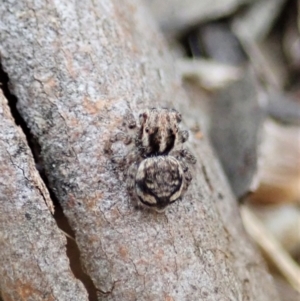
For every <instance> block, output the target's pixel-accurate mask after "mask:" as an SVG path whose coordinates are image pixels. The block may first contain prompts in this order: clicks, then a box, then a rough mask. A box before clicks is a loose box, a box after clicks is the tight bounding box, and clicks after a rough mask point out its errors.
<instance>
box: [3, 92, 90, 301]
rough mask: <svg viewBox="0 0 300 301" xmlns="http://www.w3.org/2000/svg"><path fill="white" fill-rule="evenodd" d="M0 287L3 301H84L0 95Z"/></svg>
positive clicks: (40, 183)
mask: <svg viewBox="0 0 300 301" xmlns="http://www.w3.org/2000/svg"><path fill="white" fill-rule="evenodd" d="M0 129H1V131H0V235H1V236H0V275H1V278H0V288H1V292H2V297H3V300H13V301H18V300H49V301H50V300H51V301H52V300H70V301H71V300H78V301H84V300H88V298H87V292H86V291H85V289H84V287H83V285H82V283H80V281H78V280H76V279H75V278H74V276H73V274H72V272H71V270H70V266H69V262H68V261H69V260H68V258H67V255H66V247H65V244H66V239H65V237H64V235H63V234H62V233H61V232H60V231H59V229H58V228H57V225H56V223H55V220H54V218H53V217H52V215H51V213H50V210H49V209H48V207H47V206H49V207H50V209H51V206H52V204H51V200H50V198H49V193H48V191H47V189H46V187H45V185H44V183H43V181H42V180H41V178H40V176H39V173H38V171H37V170H36V169H35V165H34V161H33V158H32V155H31V152H30V149H29V148H28V145H27V142H26V138H25V136H24V134H23V133H22V131H21V130H20V128H18V127H17V126H16V125H15V122H14V120H13V118H12V117H11V114H10V110H9V107H8V105H7V103H6V100H5V98H4V96H3V94H2V92H1V91H0Z"/></svg>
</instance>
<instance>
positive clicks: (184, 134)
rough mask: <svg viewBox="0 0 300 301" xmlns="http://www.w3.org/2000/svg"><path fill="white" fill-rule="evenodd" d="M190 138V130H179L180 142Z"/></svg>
mask: <svg viewBox="0 0 300 301" xmlns="http://www.w3.org/2000/svg"><path fill="white" fill-rule="evenodd" d="M188 139H189V132H188V131H186V130H181V131H179V132H178V142H179V143H184V142H186V141H187V140H188Z"/></svg>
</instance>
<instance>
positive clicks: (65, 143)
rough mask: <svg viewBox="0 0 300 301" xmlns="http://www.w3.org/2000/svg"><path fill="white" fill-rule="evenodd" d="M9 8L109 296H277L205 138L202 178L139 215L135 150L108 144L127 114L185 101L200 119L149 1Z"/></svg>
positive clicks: (61, 179) (61, 178)
mask: <svg viewBox="0 0 300 301" xmlns="http://www.w3.org/2000/svg"><path fill="white" fill-rule="evenodd" d="M0 14H1V20H2V24H1V37H0V51H1V56H2V65H3V67H4V69H5V71H6V72H7V73H8V75H9V78H10V82H11V88H12V91H13V93H14V94H15V95H16V96H17V97H18V109H19V111H20V113H21V115H22V116H23V118H24V119H25V121H26V123H27V125H28V127H29V128H30V131H31V133H32V134H33V135H34V137H36V139H38V142H39V144H40V146H41V156H42V158H43V161H44V164H45V170H46V174H47V177H48V180H49V185H50V187H51V189H52V190H53V192H54V193H55V195H56V197H57V199H58V200H59V202H60V204H61V206H62V207H63V211H64V214H65V215H66V216H67V218H68V220H69V222H70V225H71V227H72V228H73V229H74V231H75V235H76V241H77V244H78V246H79V249H80V252H81V259H82V264H83V267H84V269H85V271H86V273H87V274H88V275H89V276H90V277H91V279H92V281H93V283H94V285H95V287H96V289H97V290H98V296H99V300H126V301H127V300H168V301H171V300H178V301H179V300H180V301H182V300H218V301H221V300H255V301H258V300H262V301H263V300H265V301H268V300H272V301H275V300H278V297H277V293H276V292H275V290H274V287H273V284H272V280H271V277H270V275H269V274H268V272H267V271H266V268H265V266H264V264H263V262H262V260H261V258H260V255H259V254H258V252H257V250H256V249H255V248H254V247H253V245H252V244H251V243H250V242H249V239H248V238H247V236H246V234H245V232H244V229H243V226H242V224H241V219H240V216H239V211H238V208H237V204H236V202H235V199H234V198H233V196H232V194H231V192H230V190H229V188H228V185H227V182H226V180H225V178H224V176H223V173H222V171H221V169H220V167H219V164H218V163H217V161H216V160H215V158H214V156H213V154H212V152H211V149H210V147H209V145H208V142H207V141H206V139H205V138H204V139H199V138H197V137H199V136H197V135H192V137H191V139H190V142H189V143H190V144H189V147H190V148H191V149H193V153H194V154H195V155H196V156H197V159H198V163H197V167H196V176H195V177H194V180H193V182H192V184H191V186H190V188H189V190H188V192H187V193H186V195H185V197H184V199H183V201H182V202H177V203H175V204H174V205H172V206H170V207H169V208H168V209H167V210H166V212H164V213H162V214H158V213H152V212H146V211H137V210H135V209H134V206H133V204H132V202H131V200H130V199H129V196H128V195H127V192H126V185H125V183H124V181H123V179H122V172H121V171H119V170H118V169H114V168H113V165H112V163H111V158H112V156H116V155H122V154H123V153H124V152H126V149H125V147H124V145H123V144H122V143H115V144H114V145H113V149H112V153H111V152H107V148H106V146H107V142H108V141H109V140H110V139H111V137H112V135H114V134H115V133H117V132H119V131H121V130H123V121H124V118H125V116H126V114H127V112H128V111H129V112H132V113H133V114H134V116H135V117H136V118H137V116H138V113H139V112H140V111H141V110H143V109H144V108H147V107H149V106H151V107H153V106H157V107H175V108H177V109H178V110H179V111H180V112H182V113H183V117H184V118H186V121H187V123H188V124H189V125H194V124H195V122H197V120H195V119H193V116H194V117H196V118H197V111H195V112H193V114H194V115H193V114H191V113H190V111H189V109H188V106H189V100H188V99H187V97H186V95H185V94H184V92H183V89H182V87H181V83H180V81H179V80H178V79H179V77H177V76H176V70H174V63H173V62H172V59H171V56H170V53H169V51H168V49H167V47H166V45H165V42H164V40H163V38H162V36H161V35H160V33H159V32H158V31H157V29H156V25H155V24H154V22H153V21H152V19H151V17H150V16H149V14H148V12H147V10H146V9H145V8H144V6H143V5H142V4H141V3H140V2H139V1H138V0H126V1H117V0H106V1H67V0H64V1H62V0H60V1H58V0H54V1H51V2H47V1H29V0H24V1H9V2H5V4H3V5H2V6H1V7H0ZM7 164H10V163H9V162H7ZM49 214H50V213H49ZM57 300H61V299H57Z"/></svg>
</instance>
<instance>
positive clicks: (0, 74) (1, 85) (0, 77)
mask: <svg viewBox="0 0 300 301" xmlns="http://www.w3.org/2000/svg"><path fill="white" fill-rule="evenodd" d="M35 80H36V81H37V82H39V83H40V84H42V82H41V81H39V80H38V79H36V78H35ZM0 89H1V90H2V92H3V94H4V97H5V98H6V99H7V102H8V106H9V108H10V111H11V115H12V117H13V119H14V121H15V123H16V125H18V126H20V128H21V130H22V132H23V133H24V136H25V137H26V142H27V145H28V148H29V149H30V150H31V154H32V157H33V159H34V162H35V164H36V165H37V164H38V160H39V158H38V157H39V154H37V152H36V151H37V150H36V147H38V151H39V152H40V149H41V148H40V146H39V144H38V143H37V141H36V139H35V137H33V136H32V134H31V132H30V130H29V128H28V126H27V124H26V122H25V120H24V119H23V117H22V116H21V114H20V112H19V111H18V109H17V101H18V99H17V97H16V96H15V95H13V94H12V93H11V91H10V89H9V77H8V75H7V73H6V72H5V71H4V69H3V67H2V64H1V61H0ZM44 93H46V92H44ZM52 104H53V103H52ZM53 105H55V104H53ZM57 111H58V108H57ZM58 114H59V112H58ZM59 115H60V114H59ZM60 116H61V115H60ZM61 118H63V116H61ZM64 121H65V120H64ZM6 151H7V150H6ZM7 153H8V155H9V158H10V161H11V164H12V165H13V166H15V167H16V168H18V169H19V170H21V171H22V173H23V176H24V178H25V179H26V180H27V181H28V182H30V180H29V179H28V177H27V176H26V175H25V171H24V169H23V168H21V167H20V166H18V165H17V164H15V163H14V161H13V159H12V156H11V154H10V153H9V152H8V151H7ZM75 157H76V159H77V156H75ZM36 169H37V171H38V173H39V174H40V177H41V181H43V182H44V185H45V187H46V189H47V190H48V191H49V195H50V197H49V198H50V199H51V200H52V201H53V203H55V205H56V207H57V206H59V203H58V201H57V199H56V197H55V196H54V193H53V191H52V190H51V188H50V187H49V185H48V179H47V177H46V175H45V173H44V171H43V170H42V171H41V170H40V169H38V168H36ZM34 187H35V188H37V189H38V191H39V193H40V194H41V196H42V198H43V200H44V201H45V203H46V206H47V207H48V208H49V205H48V204H47V201H46V197H45V196H44V194H43V192H42V190H41V189H40V187H38V185H34ZM49 209H50V208H49ZM50 211H51V209H50ZM61 212H62V210H61ZM51 213H52V214H53V212H51ZM62 215H63V216H62V219H63V220H64V221H65V222H66V223H67V224H69V223H68V220H67V217H66V216H65V215H64V214H63V212H62ZM53 217H54V220H55V222H56V225H57V227H58V228H59V229H60V230H61V231H62V232H66V233H67V234H69V235H70V236H71V237H73V236H74V235H73V234H74V233H68V232H70V231H71V232H72V230H71V228H70V229H69V230H68V231H65V230H64V229H62V227H61V226H60V225H59V224H58V220H57V216H56V214H55V213H54V214H53ZM64 235H65V234H64ZM65 236H66V239H67V245H66V255H67V257H68V258H69V263H70V269H71V271H72V273H73V275H74V277H75V278H76V279H78V280H80V281H81V282H82V283H83V285H84V287H85V288H86V291H87V292H88V295H89V300H90V301H94V300H96V298H97V297H96V295H97V293H96V291H97V289H96V287H95V285H94V283H93V281H92V279H91V278H90V276H89V275H87V274H85V273H84V272H83V270H82V267H81V265H80V273H75V274H74V270H73V268H72V264H71V263H72V258H71V257H70V255H69V254H68V245H69V244H70V241H71V240H70V238H69V237H68V236H67V235H65ZM73 243H74V244H75V245H76V246H75V248H77V250H78V254H77V256H76V258H75V259H73V260H74V262H75V263H76V262H78V261H79V260H80V252H79V248H78V246H77V243H76V240H74V242H73ZM83 274H84V275H86V277H87V280H84V279H83V278H84V277H83V276H82V275H83Z"/></svg>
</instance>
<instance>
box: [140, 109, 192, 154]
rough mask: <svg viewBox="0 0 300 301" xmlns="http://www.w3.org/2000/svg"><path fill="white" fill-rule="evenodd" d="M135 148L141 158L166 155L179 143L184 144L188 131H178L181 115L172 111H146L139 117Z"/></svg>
mask: <svg viewBox="0 0 300 301" xmlns="http://www.w3.org/2000/svg"><path fill="white" fill-rule="evenodd" d="M139 119H140V125H141V127H140V129H139V133H138V135H137V137H136V144H137V147H139V148H140V152H141V155H142V156H143V157H149V156H159V155H168V154H169V152H170V151H171V150H172V149H173V148H174V147H175V146H176V145H177V144H179V143H184V142H185V141H186V140H187V139H188V137H189V134H188V131H183V130H180V129H179V123H180V122H181V115H180V114H179V113H178V112H177V111H176V110H174V109H171V110H170V109H157V108H152V109H148V110H146V111H145V112H143V113H142V114H140V116H139Z"/></svg>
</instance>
